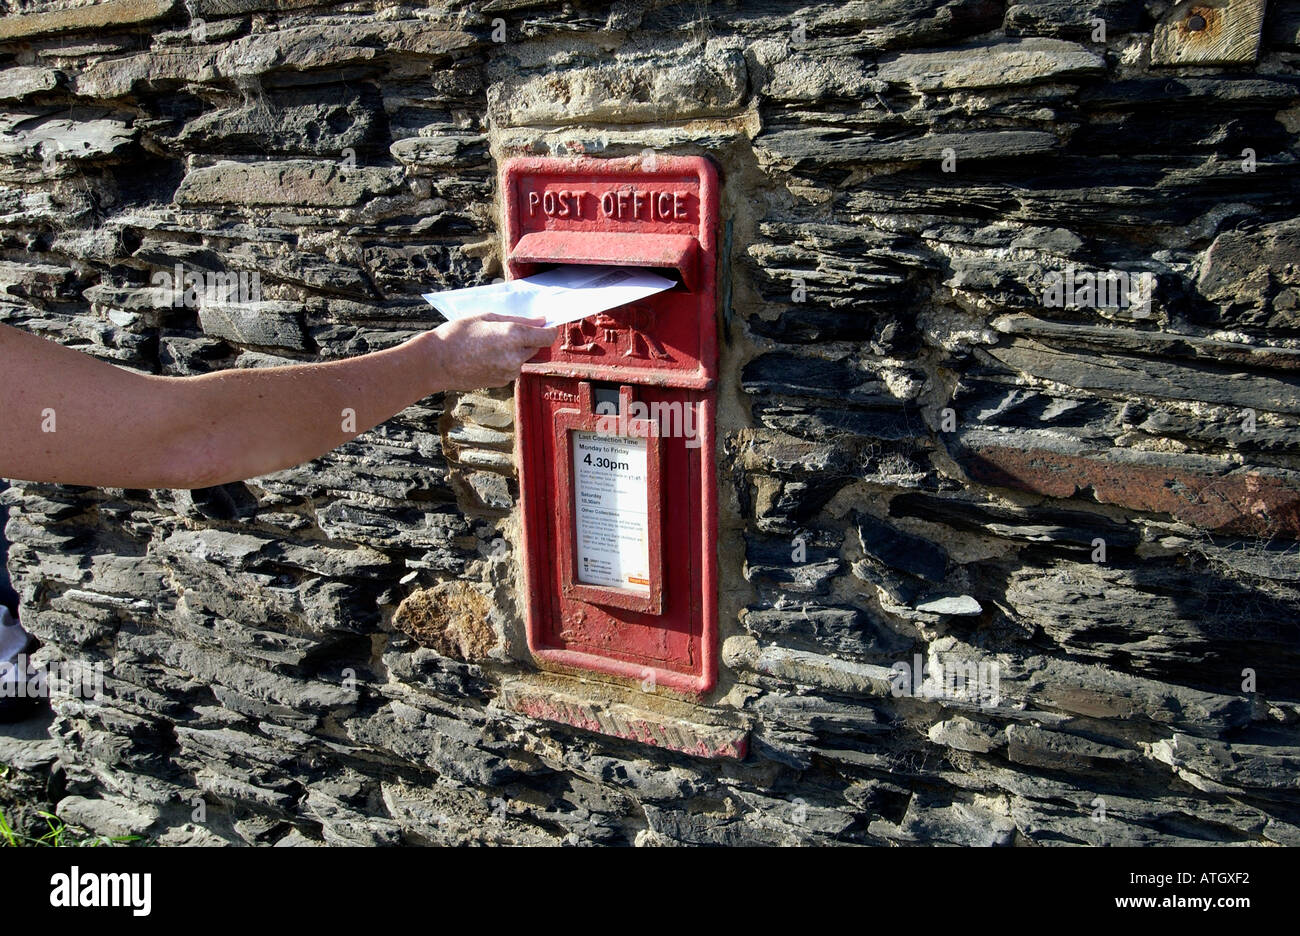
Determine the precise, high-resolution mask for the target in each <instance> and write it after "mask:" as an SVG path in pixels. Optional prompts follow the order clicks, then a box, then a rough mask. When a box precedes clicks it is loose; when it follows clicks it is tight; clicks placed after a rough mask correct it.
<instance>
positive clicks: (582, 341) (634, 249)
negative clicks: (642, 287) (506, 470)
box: [502, 156, 718, 695]
mask: <svg viewBox="0 0 1300 936" xmlns="http://www.w3.org/2000/svg"><path fill="white" fill-rule="evenodd" d="M502 190H503V193H504V203H505V232H506V248H507V254H506V270H507V276H508V277H509V278H511V279H515V278H518V277H523V276H528V275H531V274H533V273H537V272H541V271H542V270H543V269H546V268H547V267H549V266H554V265H557V264H562V263H590V264H616V265H621V266H633V267H654V268H657V269H660V270H662V271H664V272H666V273H667V274H668V275H670V276H672V277H673V278H675V279H677V280H678V285H677V286H675V287H674V288H672V289H670V290H667V291H665V292H662V293H659V294H658V295H655V296H652V297H650V298H649V299H645V300H641V301H639V302H635V303H631V304H629V305H626V306H622V307H621V308H618V309H612V310H610V311H609V312H607V313H604V314H602V315H598V316H593V317H590V318H587V319H584V320H583V321H581V322H576V323H573V324H572V325H569V326H567V327H562V328H561V335H560V337H559V338H558V339H557V341H556V343H555V344H554V345H553V346H552V347H550V348H548V349H545V350H543V351H542V352H541V353H540V354H539V355H538V356H537V357H535V358H533V360H532V361H530V362H529V363H528V364H526V365H524V373H523V374H522V375H521V376H520V378H519V380H518V381H517V382H516V389H515V394H516V397H515V399H516V418H517V423H518V430H517V432H516V445H517V452H516V454H517V457H518V464H519V482H520V501H521V510H522V514H523V523H524V564H525V568H526V570H527V576H528V612H527V616H528V644H529V647H530V649H531V650H532V652H533V655H534V657H535V658H536V659H537V660H538V662H539V664H540V665H542V666H543V667H547V668H555V669H560V670H578V671H587V672H595V673H600V674H604V675H606V676H612V677H616V678H621V679H629V680H635V681H636V682H638V683H640V684H641V686H642V688H648V687H652V686H653V687H663V688H666V689H670V690H674V691H676V692H681V693H687V694H692V695H700V694H703V693H706V692H708V691H710V690H711V689H712V688H713V687H714V685H715V684H716V682H717V656H718V634H717V556H716V542H717V481H716V475H715V461H714V454H713V451H714V425H713V422H714V411H715V403H716V396H717V391H716V386H715V381H716V376H717V323H716V313H717V298H716V295H717V294H716V279H717V240H716V237H717V233H716V232H717V221H718V188H717V175H716V173H715V171H714V169H713V166H712V164H711V163H709V162H708V160H706V159H704V158H701V157H681V156H678V157H673V156H655V157H651V158H641V157H632V158H627V159H593V158H589V157H581V158H576V159H554V158H542V157H522V158H518V159H512V160H510V161H509V162H508V163H507V164H506V166H505V168H504V170H503V174H502ZM598 396H600V397H601V398H602V399H604V400H605V401H607V402H611V401H613V400H615V399H616V400H617V401H618V407H619V413H620V414H621V417H622V421H621V422H620V421H617V420H615V419H613V418H611V417H608V416H606V417H604V418H602V417H601V416H599V415H598V412H597V406H596V402H595V401H596V398H597V397H598ZM686 420H689V422H687V421H686ZM602 427H603V431H606V432H612V433H615V434H618V435H626V436H629V437H631V438H633V439H641V440H644V443H645V445H646V476H647V492H648V494H647V497H648V503H647V505H646V508H647V518H648V519H647V540H648V543H649V566H650V567H649V572H648V577H649V580H648V586H645V587H642V588H632V587H629V588H626V589H625V588H615V587H608V586H605V585H594V584H590V583H589V582H583V581H579V577H578V568H577V560H576V555H577V551H578V550H577V543H576V534H575V517H576V513H575V511H576V509H577V508H576V506H575V494H574V484H575V473H574V470H573V458H572V453H571V449H570V446H571V445H573V444H574V443H573V441H572V440H573V433H575V432H590V431H600V430H601V429H602Z"/></svg>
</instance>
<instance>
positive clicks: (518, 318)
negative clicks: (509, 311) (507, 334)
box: [476, 312, 546, 325]
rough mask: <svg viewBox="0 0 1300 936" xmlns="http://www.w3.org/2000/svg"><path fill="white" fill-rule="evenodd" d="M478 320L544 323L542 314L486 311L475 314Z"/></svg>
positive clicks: (531, 323) (528, 323) (529, 323)
mask: <svg viewBox="0 0 1300 936" xmlns="http://www.w3.org/2000/svg"><path fill="white" fill-rule="evenodd" d="M476 318H477V319H478V320H479V321H480V322H517V323H519V324H523V325H543V324H545V323H546V316H544V315H502V314H501V313H500V312H487V313H484V314H483V315H479V316H476Z"/></svg>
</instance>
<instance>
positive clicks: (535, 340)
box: [522, 325, 560, 348]
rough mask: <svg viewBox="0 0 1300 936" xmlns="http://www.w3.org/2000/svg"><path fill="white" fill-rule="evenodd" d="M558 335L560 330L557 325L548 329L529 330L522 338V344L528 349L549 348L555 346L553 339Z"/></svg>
mask: <svg viewBox="0 0 1300 936" xmlns="http://www.w3.org/2000/svg"><path fill="white" fill-rule="evenodd" d="M559 335H560V329H559V326H557V325H552V326H551V327H550V328H531V327H530V328H529V329H528V331H526V332H525V333H524V334H523V336H522V338H523V341H524V344H525V345H526V346H527V347H529V348H549V347H550V346H551V345H553V344H555V339H556V338H558V337H559Z"/></svg>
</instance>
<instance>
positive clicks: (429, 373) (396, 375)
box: [172, 332, 446, 487]
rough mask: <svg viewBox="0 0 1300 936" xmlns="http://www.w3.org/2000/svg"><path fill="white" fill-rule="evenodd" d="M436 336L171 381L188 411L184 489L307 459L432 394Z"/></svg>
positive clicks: (182, 434)
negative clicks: (326, 358)
mask: <svg viewBox="0 0 1300 936" xmlns="http://www.w3.org/2000/svg"><path fill="white" fill-rule="evenodd" d="M437 345H438V339H437V336H436V335H434V334H433V333H432V332H426V333H424V334H422V335H419V336H417V337H415V338H412V339H411V340H409V341H407V342H404V343H403V344H401V345H398V346H396V347H393V348H389V349H387V350H385V351H378V352H374V353H372V354H366V355H362V356H361V357H355V358H349V359H347V360H343V361H331V362H328V363H322V364H301V365H293V366H288V367H275V368H265V369H259V370H227V371H220V372H218V373H214V374H206V375H204V376H201V377H191V378H175V379H174V381H172V382H173V383H174V384H175V392H176V393H178V394H182V395H183V400H182V402H181V403H180V405H179V407H178V411H179V412H181V413H184V414H189V417H190V418H189V422H188V424H187V425H184V426H182V427H178V430H179V431H178V437H179V438H184V439H187V440H189V442H188V444H189V445H191V446H192V447H193V451H192V453H191V456H192V460H191V459H189V458H183V459H182V461H183V462H185V463H187V464H189V465H190V469H189V472H190V473H192V474H193V478H192V479H191V481H190V482H189V483H187V484H185V485H183V486H185V487H206V486H210V485H214V484H223V483H226V482H229V481H235V480H240V479H244V478H251V477H256V476H258V475H263V474H267V473H269V472H272V471H278V470H280V469H282V468H287V467H289V466H291V465H297V464H300V463H302V462H305V461H309V460H311V459H313V458H316V457H318V456H320V455H323V454H324V453H326V452H328V451H330V450H332V449H334V448H336V447H337V446H339V445H341V444H342V443H344V442H346V441H348V440H349V439H352V438H355V437H356V436H357V435H358V434H360V433H362V432H365V431H366V430H367V429H370V428H373V427H374V426H377V425H378V424H379V423H382V422H383V421H384V420H386V419H389V418H390V417H392V416H393V415H394V414H396V413H399V412H401V411H402V410H403V409H405V408H406V407H408V406H410V405H411V404H413V403H416V402H418V401H419V400H421V399H423V398H424V397H426V396H428V395H429V394H431V393H435V392H438V391H440V390H443V389H446V388H445V386H442V385H441V382H440V381H439V380H438V374H439V373H440V371H441V368H440V367H439V366H438V363H437V356H438V351H439V348H438V346H437Z"/></svg>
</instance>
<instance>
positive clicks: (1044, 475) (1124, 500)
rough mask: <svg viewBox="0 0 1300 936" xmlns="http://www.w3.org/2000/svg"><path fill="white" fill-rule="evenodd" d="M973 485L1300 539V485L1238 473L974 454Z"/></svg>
mask: <svg viewBox="0 0 1300 936" xmlns="http://www.w3.org/2000/svg"><path fill="white" fill-rule="evenodd" d="M963 462H964V464H965V466H966V469H967V471H968V472H969V473H970V475H971V477H972V479H974V480H976V481H981V482H984V483H985V484H994V485H998V486H1001V487H1013V488H1019V489H1020V490H1023V491H1032V492H1034V493H1036V494H1045V495H1047V496H1049V497H1072V496H1074V495H1075V494H1078V493H1080V492H1082V491H1086V490H1089V489H1091V490H1092V492H1093V494H1094V496H1095V497H1096V499H1097V500H1098V502H1100V503H1103V504H1116V505H1119V506H1122V507H1128V508H1131V509H1133V510H1145V511H1151V512H1153V513H1167V514H1171V515H1172V516H1174V517H1175V518H1177V519H1178V520H1181V521H1183V522H1184V523H1189V524H1192V525H1193V526H1198V527H1203V528H1205V529H1207V530H1213V531H1215V532H1221V533H1238V534H1245V535H1249V536H1270V535H1283V536H1288V537H1293V538H1294V537H1296V536H1297V535H1300V482H1297V480H1296V479H1295V478H1293V477H1289V476H1286V475H1282V474H1271V473H1270V474H1265V473H1262V472H1259V471H1251V470H1247V469H1238V470H1233V471H1229V472H1225V473H1223V474H1210V473H1205V472H1197V471H1194V470H1190V469H1186V468H1180V467H1179V466H1177V465H1173V464H1168V465H1166V464H1159V463H1155V462H1152V463H1140V462H1120V461H1104V460H1102V459H1100V458H1093V457H1088V456H1083V455H1074V454H1069V453H1064V452H1053V451H1049V450H1046V449H1019V448H1009V447H1006V446H996V445H983V444H981V445H975V446H971V447H968V448H967V450H966V456H965V458H964V459H963Z"/></svg>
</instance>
